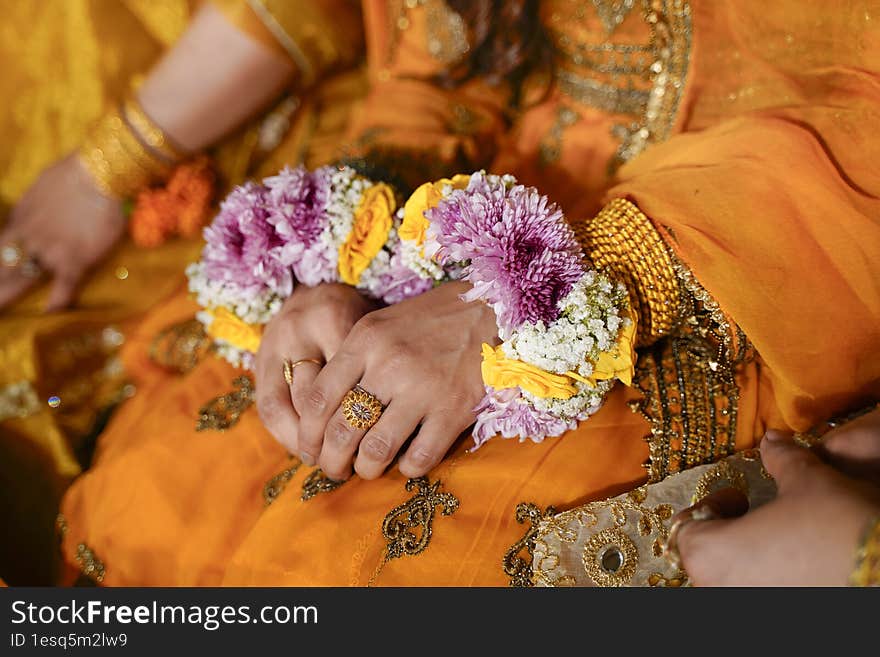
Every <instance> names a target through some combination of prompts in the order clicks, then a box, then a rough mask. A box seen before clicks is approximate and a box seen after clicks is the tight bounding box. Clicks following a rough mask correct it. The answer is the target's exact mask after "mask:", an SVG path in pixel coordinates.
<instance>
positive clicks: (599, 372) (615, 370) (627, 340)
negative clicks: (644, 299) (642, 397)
mask: <svg viewBox="0 0 880 657" xmlns="http://www.w3.org/2000/svg"><path fill="white" fill-rule="evenodd" d="M631 319H632V321H631V322H630V323H629V326H626V327H624V328H622V329H621V331H620V335H618V337H617V349H615V350H614V351H613V352H611V351H603V352H602V353H601V354H599V358H598V359H596V362H595V363H593V376H591V377H590V378H591V379H594V380H596V381H604V380H608V379H619V380H620V381H621V382H623V383H624V384H626V385H628V386H631V385H632V378H633V374H635V363H636V320H635V318H631Z"/></svg>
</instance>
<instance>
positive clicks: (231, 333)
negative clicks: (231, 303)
mask: <svg viewBox="0 0 880 657" xmlns="http://www.w3.org/2000/svg"><path fill="white" fill-rule="evenodd" d="M207 312H208V313H209V314H210V315H211V317H212V318H213V319H212V320H211V324H210V326H208V328H207V329H205V331H206V332H207V334H208V335H210V336H211V337H212V338H214V339H215V340H223V341H224V342H228V343H229V344H231V345H232V346H233V347H236V348H238V349H243V350H244V351H251V352H253V353H257V349H259V348H260V340H261V339H262V337H263V327H262V326H258V325H257V326H255V325H252V324H248V323H246V322H243V321H242V320H241V319H239V318H238V316H237V315H236V314H235V313H233V312H230V311H229V310H227V309H226V308H213V309H210V310H208V311H207Z"/></svg>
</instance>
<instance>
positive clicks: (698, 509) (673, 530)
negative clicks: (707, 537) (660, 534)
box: [663, 503, 718, 570]
mask: <svg viewBox="0 0 880 657" xmlns="http://www.w3.org/2000/svg"><path fill="white" fill-rule="evenodd" d="M717 517H718V515H717V514H716V513H715V512H714V511H713V510H712V509H711V508H710V507H709V505H708V504H700V503H698V504H695V505H694V506H689V507H688V508H686V509H683V510H682V511H680V512H679V513H678V517H677V518H676V519H675V521H674V522H673V523H672V526H671V527H670V528H669V535H668V536H667V538H666V544H665V545H664V546H663V554H664V556H665V557H666V561H668V562H669V565H670V566H672V567H673V568H675V569H676V570H681V552H679V551H678V536H679V534H681V530H682V529H683V528H684V527H685V526H686V525H688V524H689V523H691V522H700V521H703V520H714V519H715V518H717Z"/></svg>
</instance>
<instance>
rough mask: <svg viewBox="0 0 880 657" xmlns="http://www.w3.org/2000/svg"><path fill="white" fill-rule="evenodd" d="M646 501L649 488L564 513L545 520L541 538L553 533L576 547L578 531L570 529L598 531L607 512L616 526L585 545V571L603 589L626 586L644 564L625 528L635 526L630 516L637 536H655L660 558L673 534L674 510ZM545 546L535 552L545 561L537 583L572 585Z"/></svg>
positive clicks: (539, 567)
mask: <svg viewBox="0 0 880 657" xmlns="http://www.w3.org/2000/svg"><path fill="white" fill-rule="evenodd" d="M646 498H647V488H646V487H645V486H641V487H639V488H636V489H635V490H632V491H630V492H629V493H628V494H627V495H626V496H623V497H620V498H613V499H610V500H600V501H597V502H592V503H590V504H586V505H584V506H580V507H578V508H576V509H572V510H571V511H564V512H562V513H560V514H557V515H554V516H550V517H548V518H545V519H543V521H542V523H541V533H542V535H544V536H548V535H549V534H550V533H551V532H552V533H553V534H555V535H556V537H557V538H558V539H559V540H560V541H562V542H566V543H574V542H575V541H576V540H577V536H578V532H577V530H574V529H572V528H571V527H570V525H571V524H572V523H577V525H579V526H580V527H585V528H589V527H595V526H596V525H598V524H599V514H600V513H603V512H606V513H608V514H609V516H610V518H611V520H612V521H613V523H614V526H613V527H610V528H608V529H605V530H602V531H601V532H597V533H596V534H595V535H594V536H592V537H591V539H590V540H589V542H588V543H587V544H586V545H585V546H584V554H583V558H582V560H583V566H584V571H585V572H586V573H587V575H588V576H589V577H590V579H591V580H592V581H593V582H595V583H596V584H597V585H599V586H624V585H625V584H627V583H628V582H629V581H630V580H631V579H632V577H633V575H634V574H635V572H636V568H637V567H638V561H639V555H638V549H637V548H636V546H635V544H634V543H633V541H632V539H630V538H629V537H628V536H627V535H626V529H627V528H628V527H630V517H629V515H628V513H631V514H634V516H635V518H634V519H635V526H634V527H632V530H633V531H635V532H638V534H639V535H640V536H651V535H655V536H656V538H655V540H654V542H653V546H652V551H653V552H654V554H655V555H656V554H657V551H658V550H662V545H663V543H664V542H665V541H666V538H667V535H668V529H667V527H666V524H665V522H664V521H667V520H669V519H670V518H671V517H672V512H673V508H672V506H671V505H669V504H665V503H663V504H658V505H656V506H654V507H651V506H646V505H645V500H646ZM539 540H540V539H539ZM540 542H541V546H540V547H541V549H540V550H536V551H535V552H536V553H540V555H541V561H540V563H535V564H534V566H533V570H534V578H535V581H536V583H539V584H543V585H546V586H559V585H563V586H564V585H567V584H570V583H571V582H569V581H568V580H567V579H566V577H559V576H557V573H554V570H555V569H556V567H557V565H558V563H559V555H557V554H555V553H553V552H552V551H551V550H549V548H548V545H547V544H546V543H545V542H543V541H540ZM536 546H537V542H536Z"/></svg>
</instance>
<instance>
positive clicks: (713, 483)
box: [691, 461, 749, 504]
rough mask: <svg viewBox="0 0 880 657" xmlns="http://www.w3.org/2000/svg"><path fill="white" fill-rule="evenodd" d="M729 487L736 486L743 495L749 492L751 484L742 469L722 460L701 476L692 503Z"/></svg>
mask: <svg viewBox="0 0 880 657" xmlns="http://www.w3.org/2000/svg"><path fill="white" fill-rule="evenodd" d="M727 487H730V488H735V489H736V490H738V491H740V492H741V493H742V494H743V495H748V494H749V484H748V482H747V481H746V476H745V475H744V474H743V473H742V471H741V470H737V469H736V468H734V467H733V466H731V465H730V463H728V462H727V461H721V462H720V463H718V464H717V465H715V466H714V467H713V468H712V469H711V470H709V471H708V472H706V474H704V475H703V476H702V477H700V480H699V481H698V482H697V485H696V486H695V487H694V496H693V498H692V499H691V504H696V503H697V502H699V501H700V500H703V499H705V498H707V497H708V496H709V495H711V494H712V493H714V492H716V491H718V490H720V489H722V488H727Z"/></svg>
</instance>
